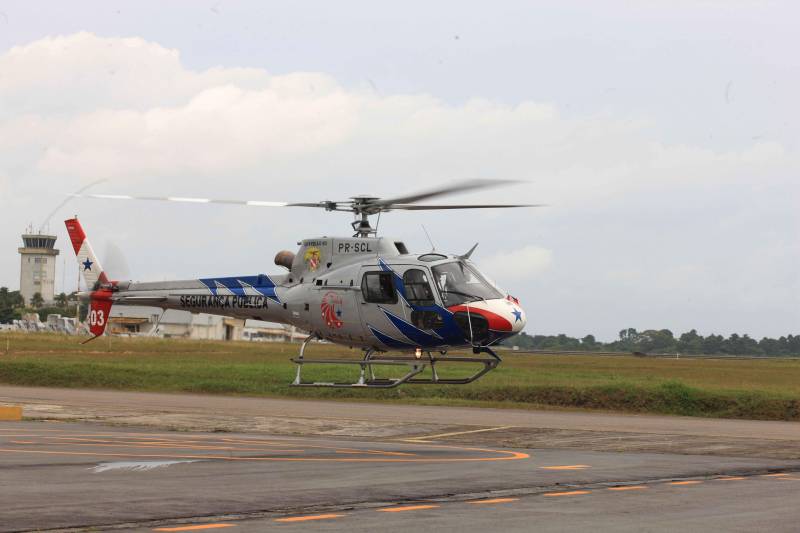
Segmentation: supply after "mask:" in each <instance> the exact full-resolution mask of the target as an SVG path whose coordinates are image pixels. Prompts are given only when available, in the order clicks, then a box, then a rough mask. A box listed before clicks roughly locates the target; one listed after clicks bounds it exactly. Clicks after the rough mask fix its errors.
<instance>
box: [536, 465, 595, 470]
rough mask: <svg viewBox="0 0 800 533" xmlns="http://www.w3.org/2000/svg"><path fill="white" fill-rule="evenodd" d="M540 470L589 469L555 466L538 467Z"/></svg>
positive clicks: (587, 466)
mask: <svg viewBox="0 0 800 533" xmlns="http://www.w3.org/2000/svg"><path fill="white" fill-rule="evenodd" d="M539 468H541V469H542V470H583V469H584V468H591V466H589V465H557V466H540V467H539Z"/></svg>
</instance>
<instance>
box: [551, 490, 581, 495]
mask: <svg viewBox="0 0 800 533" xmlns="http://www.w3.org/2000/svg"><path fill="white" fill-rule="evenodd" d="M591 492H592V491H590V490H568V491H565V492H545V493H544V494H542V496H580V495H581V494H590V493H591Z"/></svg>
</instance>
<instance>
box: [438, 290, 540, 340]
mask: <svg viewBox="0 0 800 533" xmlns="http://www.w3.org/2000/svg"><path fill="white" fill-rule="evenodd" d="M448 309H450V311H452V312H454V313H456V312H462V313H464V312H468V313H470V314H472V315H480V316H482V317H483V318H484V319H486V323H487V326H488V329H489V330H491V331H494V332H496V333H501V334H503V335H502V336H504V337H505V336H508V335H510V334H514V333H519V332H520V331H522V329H523V328H524V327H525V324H526V318H525V311H524V310H523V309H522V306H521V305H519V300H517V299H516V298H514V297H513V296H508V297H506V298H498V299H495V300H483V301H480V302H471V303H469V304H468V305H457V306H453V307H449V308H448Z"/></svg>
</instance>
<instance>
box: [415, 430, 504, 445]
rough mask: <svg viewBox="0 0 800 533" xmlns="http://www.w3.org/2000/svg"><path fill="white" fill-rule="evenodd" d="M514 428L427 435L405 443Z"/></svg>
mask: <svg viewBox="0 0 800 533" xmlns="http://www.w3.org/2000/svg"><path fill="white" fill-rule="evenodd" d="M513 427H514V426H500V427H496V428H482V429H472V430H470V431H455V432H453V433H440V434H438V435H425V436H422V437H411V438H410V439H403V441H404V442H422V441H426V440H430V439H443V438H444V437H455V436H456V435H469V434H471V433H485V432H487V431H500V430H501V429H510V428H513Z"/></svg>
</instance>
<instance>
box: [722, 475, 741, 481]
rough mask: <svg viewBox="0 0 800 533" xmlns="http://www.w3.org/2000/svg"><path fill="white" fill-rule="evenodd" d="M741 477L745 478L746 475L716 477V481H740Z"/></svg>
mask: <svg viewBox="0 0 800 533" xmlns="http://www.w3.org/2000/svg"><path fill="white" fill-rule="evenodd" d="M743 479H747V478H746V477H741V476H728V477H718V478H717V480H718V481H741V480H743Z"/></svg>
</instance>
